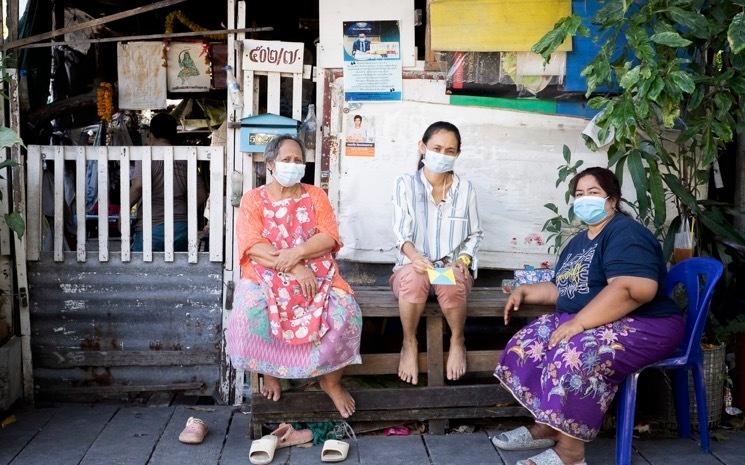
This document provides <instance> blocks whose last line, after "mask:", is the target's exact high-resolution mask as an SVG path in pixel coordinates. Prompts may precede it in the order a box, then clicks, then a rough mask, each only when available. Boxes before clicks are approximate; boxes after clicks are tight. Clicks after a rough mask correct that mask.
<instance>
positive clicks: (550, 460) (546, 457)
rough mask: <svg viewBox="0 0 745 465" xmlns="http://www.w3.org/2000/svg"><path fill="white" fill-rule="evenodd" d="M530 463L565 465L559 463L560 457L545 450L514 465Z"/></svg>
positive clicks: (578, 464) (585, 464) (581, 463)
mask: <svg viewBox="0 0 745 465" xmlns="http://www.w3.org/2000/svg"><path fill="white" fill-rule="evenodd" d="M530 462H533V463H534V464H535V465H567V464H565V463H564V462H562V461H561V457H559V454H557V453H556V451H555V450H553V449H546V450H544V451H543V452H541V453H540V454H538V455H534V456H533V457H530V458H527V459H525V460H520V461H518V462H517V464H516V465H529V464H530ZM572 465H587V462H586V461H584V460H583V461H581V462H578V463H575V464H572Z"/></svg>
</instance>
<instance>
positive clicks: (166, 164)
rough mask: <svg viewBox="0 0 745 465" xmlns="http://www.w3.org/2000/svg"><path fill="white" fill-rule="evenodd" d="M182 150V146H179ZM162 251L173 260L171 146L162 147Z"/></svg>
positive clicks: (166, 257)
mask: <svg viewBox="0 0 745 465" xmlns="http://www.w3.org/2000/svg"><path fill="white" fill-rule="evenodd" d="M180 150H184V148H180ZM163 251H164V260H165V261H166V262H172V261H173V147H165V148H164V149H163Z"/></svg>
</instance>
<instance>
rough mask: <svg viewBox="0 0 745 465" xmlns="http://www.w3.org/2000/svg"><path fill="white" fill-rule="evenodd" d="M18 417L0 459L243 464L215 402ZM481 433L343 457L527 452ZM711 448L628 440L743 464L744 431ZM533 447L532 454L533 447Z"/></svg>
mask: <svg viewBox="0 0 745 465" xmlns="http://www.w3.org/2000/svg"><path fill="white" fill-rule="evenodd" d="M189 416H198V417H200V418H202V419H203V420H205V421H206V422H207V423H208V425H209V427H210V433H209V435H208V436H207V439H206V440H205V442H204V443H203V444H201V445H198V446H188V445H184V444H181V443H179V442H178V441H177V437H178V434H179V432H180V431H181V429H182V427H183V425H184V423H185V421H186V419H187V418H188V417H189ZM16 419H17V421H16V422H15V423H13V424H11V425H8V426H7V427H5V428H4V429H1V430H0V465H8V464H12V465H78V464H80V465H146V464H147V465H191V464H193V465H213V464H214V465H218V464H219V465H239V464H240V465H245V464H248V463H249V462H248V450H249V445H250V444H249V440H248V439H247V435H248V427H249V417H248V415H245V414H243V413H240V412H237V411H235V410H234V409H232V408H228V407H218V406H204V407H202V406H191V407H190V406H171V407H119V406H105V405H99V406H93V407H89V406H79V405H73V406H65V407H58V408H48V409H38V410H33V411H19V412H17V413H16ZM494 432H495V431H490V432H488V433H486V432H481V433H474V434H451V435H446V436H430V435H424V436H407V437H384V436H362V437H359V438H358V442H357V443H355V442H354V441H351V443H352V448H351V450H350V455H349V458H348V459H347V461H346V462H345V463H349V464H364V465H380V464H384V465H419V464H421V465H445V464H447V465H458V464H468V465H478V464H488V465H500V464H506V465H513V464H514V463H515V462H516V461H517V460H519V459H522V458H525V457H527V456H529V455H532V454H531V453H526V452H520V453H504V452H498V451H497V450H496V449H495V448H494V447H493V446H492V444H491V442H490V441H489V435H490V434H493V433H494ZM723 435H724V436H728V439H727V440H725V441H721V442H714V444H713V449H714V451H713V454H711V455H704V454H701V453H700V450H699V449H698V447H697V444H696V443H695V442H694V441H692V440H684V439H670V440H647V441H644V440H638V441H635V443H634V446H635V460H634V463H635V464H639V465H657V464H659V465H678V464H679V465H692V464H697V465H698V464H700V465H709V464H711V465H721V464H725V465H745V432H742V431H740V432H732V431H730V432H724V433H723ZM320 451H321V449H320V447H312V448H292V449H281V450H280V451H278V453H277V455H276V456H275V459H274V461H273V462H272V463H274V464H285V465H287V464H292V465H310V464H320V463H321V461H320V453H321V452H320ZM613 451H614V444H613V440H612V439H607V438H604V439H599V440H597V441H595V442H593V443H592V444H591V445H590V446H589V447H588V450H587V462H588V463H589V464H590V465H605V464H608V465H611V464H613V461H614V460H613ZM533 453H535V452H533Z"/></svg>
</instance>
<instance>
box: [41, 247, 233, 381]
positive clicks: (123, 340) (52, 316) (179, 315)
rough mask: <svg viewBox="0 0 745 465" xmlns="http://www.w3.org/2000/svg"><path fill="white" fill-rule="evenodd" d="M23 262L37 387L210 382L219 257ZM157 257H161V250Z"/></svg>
mask: <svg viewBox="0 0 745 465" xmlns="http://www.w3.org/2000/svg"><path fill="white" fill-rule="evenodd" d="M155 255H156V256H155V259H154V261H153V262H151V263H144V262H142V261H141V260H136V257H133V261H132V262H129V263H122V262H121V261H120V259H119V257H117V256H112V257H111V258H110V261H109V262H107V263H101V262H98V261H95V260H89V261H88V262H86V263H78V262H76V261H75V258H74V257H73V256H71V257H68V260H66V261H65V262H64V263H54V262H53V260H52V256H51V254H48V255H44V254H43V255H42V257H41V259H40V261H39V262H36V263H29V270H28V275H29V288H30V304H31V331H32V336H31V345H32V351H33V357H34V368H35V369H34V376H35V384H36V385H37V387H38V389H39V390H40V391H41V392H46V393H47V394H53V393H54V392H55V391H58V392H60V393H65V394H70V393H74V392H76V391H78V392H80V393H90V394H96V393H108V394H116V393H119V392H121V393H127V392H131V391H133V390H191V391H193V390H197V391H200V392H202V393H205V394H209V393H212V392H213V390H214V389H215V387H216V385H217V383H218V380H219V360H220V342H221V337H222V336H221V335H222V315H221V306H222V305H221V303H222V264H221V263H211V262H210V261H209V260H200V261H199V263H195V264H190V263H188V262H187V254H180V253H177V254H175V255H176V258H175V261H174V262H173V263H165V262H164V261H163V259H162V257H158V254H155ZM160 255H162V254H160Z"/></svg>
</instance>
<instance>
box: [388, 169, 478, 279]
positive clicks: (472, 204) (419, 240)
mask: <svg viewBox="0 0 745 465" xmlns="http://www.w3.org/2000/svg"><path fill="white" fill-rule="evenodd" d="M393 231H394V233H395V234H396V247H397V248H398V251H399V252H398V259H397V262H396V266H400V265H405V264H407V263H410V260H409V259H408V257H406V255H404V254H403V253H401V247H403V245H404V244H405V243H406V242H411V243H412V244H414V247H416V249H417V250H419V251H420V252H422V253H423V254H424V256H425V257H427V258H428V259H430V260H432V261H437V260H443V259H448V260H450V261H452V260H453V259H454V258H457V257H458V256H460V255H461V254H468V255H470V256H471V257H473V263H472V264H471V267H472V268H473V269H474V270H476V253H477V252H478V248H479V244H480V243H481V240H482V239H483V237H484V232H483V231H482V230H481V224H480V223H479V211H478V207H477V204H476V191H475V190H474V188H473V184H471V182H470V181H468V180H461V179H460V177H459V176H458V175H456V174H454V175H453V183H452V185H451V186H450V189H449V190H448V192H447V195H446V196H445V200H444V201H443V202H441V203H439V204H436V203H435V201H434V199H433V198H432V185H431V184H430V183H429V181H427V179H426V178H425V177H424V173H423V172H422V170H421V169H420V170H419V171H417V172H416V174H413V175H411V174H405V175H402V176H401V177H399V178H398V179H397V180H396V190H395V192H394V194H393Z"/></svg>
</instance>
